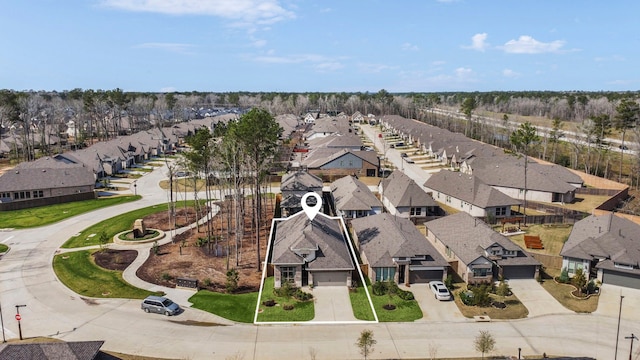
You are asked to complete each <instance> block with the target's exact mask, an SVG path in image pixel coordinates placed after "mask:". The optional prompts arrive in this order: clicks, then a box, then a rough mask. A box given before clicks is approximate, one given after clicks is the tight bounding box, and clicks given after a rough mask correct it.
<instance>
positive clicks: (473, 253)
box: [425, 212, 540, 284]
mask: <svg viewBox="0 0 640 360" xmlns="http://www.w3.org/2000/svg"><path fill="white" fill-rule="evenodd" d="M425 225H426V227H427V239H428V240H429V241H430V242H431V243H432V244H433V245H434V246H435V248H436V249H437V250H438V251H439V252H440V254H442V256H443V257H444V258H445V259H446V260H447V261H448V262H449V265H450V266H451V268H452V269H453V271H455V272H456V273H457V274H458V275H459V276H460V278H462V280H463V281H465V282H466V283H468V284H476V283H484V282H492V281H494V280H495V279H498V278H500V277H504V278H506V279H516V278H530V279H534V278H535V277H536V276H537V275H538V273H539V271H540V262H538V261H537V260H536V259H534V258H533V257H531V256H530V255H529V254H528V253H527V252H526V251H524V250H523V249H522V248H521V247H520V246H518V245H516V244H515V243H513V242H512V241H511V240H509V239H508V238H507V237H506V236H504V235H502V234H499V233H497V232H495V231H493V229H492V228H491V227H490V226H488V225H487V224H486V223H485V222H483V221H482V220H479V219H477V218H474V217H472V216H471V215H469V214H467V213H465V212H459V213H456V214H454V215H449V216H445V217H443V218H440V219H437V220H433V221H429V222H426V223H425Z"/></svg>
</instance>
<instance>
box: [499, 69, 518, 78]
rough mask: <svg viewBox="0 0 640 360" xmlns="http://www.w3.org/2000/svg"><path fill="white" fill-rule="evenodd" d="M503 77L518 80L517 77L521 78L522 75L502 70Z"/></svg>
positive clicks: (509, 70)
mask: <svg viewBox="0 0 640 360" xmlns="http://www.w3.org/2000/svg"><path fill="white" fill-rule="evenodd" d="M502 76H504V77H508V78H517V77H520V73H517V72H515V71H513V70H511V69H504V70H502Z"/></svg>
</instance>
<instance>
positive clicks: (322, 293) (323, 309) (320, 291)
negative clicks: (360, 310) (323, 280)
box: [312, 286, 358, 321]
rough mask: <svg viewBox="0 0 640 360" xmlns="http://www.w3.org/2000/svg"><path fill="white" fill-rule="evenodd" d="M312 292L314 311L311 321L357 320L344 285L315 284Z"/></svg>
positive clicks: (347, 290)
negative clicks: (314, 314)
mask: <svg viewBox="0 0 640 360" xmlns="http://www.w3.org/2000/svg"><path fill="white" fill-rule="evenodd" d="M312 293H313V298H314V301H315V312H316V316H315V317H314V318H313V320H312V321H358V319H356V318H355V316H353V309H352V308H351V300H349V289H347V287H346V286H317V287H314V288H313V291H312Z"/></svg>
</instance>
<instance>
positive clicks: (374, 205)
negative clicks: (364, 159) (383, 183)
mask: <svg viewBox="0 0 640 360" xmlns="http://www.w3.org/2000/svg"><path fill="white" fill-rule="evenodd" d="M331 197H332V199H333V204H334V207H335V211H336V215H338V216H342V217H343V218H345V219H355V218H360V217H363V216H369V215H375V214H380V213H381V212H382V203H381V202H380V200H378V198H377V197H376V196H375V195H374V194H373V193H372V192H371V190H369V187H368V186H367V185H365V184H364V183H363V182H362V181H360V180H358V179H357V178H355V177H353V176H345V177H343V178H341V179H338V180H336V181H334V182H333V183H331Z"/></svg>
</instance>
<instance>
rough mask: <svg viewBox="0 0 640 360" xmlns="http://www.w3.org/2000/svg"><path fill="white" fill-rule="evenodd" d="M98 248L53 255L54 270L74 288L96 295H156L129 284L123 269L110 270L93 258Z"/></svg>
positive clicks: (65, 283) (81, 293)
mask: <svg viewBox="0 0 640 360" xmlns="http://www.w3.org/2000/svg"><path fill="white" fill-rule="evenodd" d="M94 252H95V251H89V250H83V251H75V252H69V253H63V254H58V255H56V256H54V257H53V271H54V272H55V273H56V276H57V277H58V279H59V280H60V281H61V282H62V283H63V284H64V285H65V286H66V287H68V288H69V289H71V290H73V291H74V292H76V293H78V294H80V295H83V296H88V297H95V298H125V299H144V298H145V297H147V296H149V295H154V294H155V295H157V293H154V292H152V291H147V290H143V289H140V288H137V287H135V286H132V285H130V284H129V283H127V282H126V281H124V279H123V278H122V271H116V270H107V269H103V268H101V267H99V266H98V265H96V264H95V262H94V261H93V256H92V254H93V253H94Z"/></svg>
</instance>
